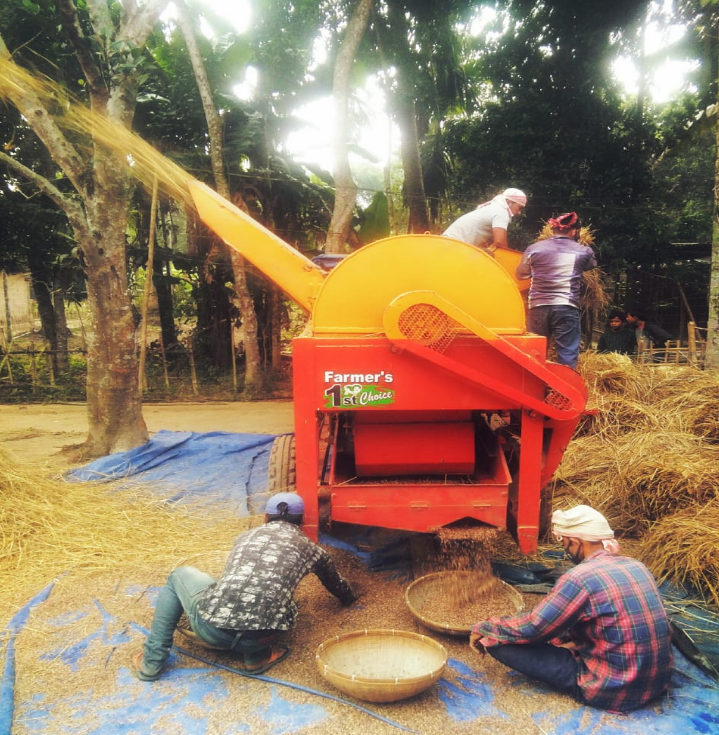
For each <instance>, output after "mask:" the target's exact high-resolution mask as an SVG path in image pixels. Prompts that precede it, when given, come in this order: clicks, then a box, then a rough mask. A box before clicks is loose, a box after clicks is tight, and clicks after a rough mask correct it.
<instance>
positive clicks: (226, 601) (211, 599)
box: [132, 493, 357, 681]
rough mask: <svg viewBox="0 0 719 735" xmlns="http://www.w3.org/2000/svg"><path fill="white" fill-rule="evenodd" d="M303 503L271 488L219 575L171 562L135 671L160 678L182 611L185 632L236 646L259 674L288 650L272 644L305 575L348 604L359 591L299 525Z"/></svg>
mask: <svg viewBox="0 0 719 735" xmlns="http://www.w3.org/2000/svg"><path fill="white" fill-rule="evenodd" d="M304 510H305V505H304V502H303V500H302V498H301V497H300V496H299V495H297V494H296V493H278V494H277V495H273V496H272V497H271V498H270V499H269V500H268V501H267V506H266V508H265V523H264V525H262V526H259V527H258V528H253V529H251V530H250V531H245V532H244V533H242V534H240V535H239V536H238V537H237V539H236V540H235V545H234V547H233V549H232V551H231V552H230V555H229V556H228V558H227V561H226V563H225V569H224V571H223V572H222V575H221V576H220V578H219V579H218V580H215V579H213V578H212V577H211V576H210V575H209V574H206V573H205V572H201V571H200V570H199V569H195V567H189V566H185V567H179V568H177V569H175V571H173V572H172V573H171V574H170V576H169V577H168V579H167V583H166V584H165V586H164V587H163V588H162V590H161V591H160V594H159V596H158V598H157V605H156V606H155V616H154V618H153V620H152V626H151V628H150V635H149V636H148V638H147V642H146V643H145V648H144V651H139V652H138V653H137V654H136V655H135V657H134V658H133V661H132V667H133V670H134V673H135V676H137V678H138V679H140V680H142V681H154V680H155V679H158V678H159V677H160V674H161V672H162V669H163V668H164V666H165V662H166V661H167V659H168V657H169V655H170V648H172V639H173V634H174V632H175V629H176V628H177V627H178V625H177V624H178V622H179V621H180V618H181V616H182V613H183V612H184V613H185V614H186V615H187V619H188V621H189V623H190V628H191V630H190V631H187V630H185V631H183V632H184V633H185V634H186V635H190V636H191V637H192V638H195V639H196V640H197V642H198V643H200V645H204V646H206V647H209V648H216V649H219V650H224V651H235V652H236V653H238V654H240V655H241V656H242V657H243V659H244V664H245V667H244V671H246V672H247V673H249V674H261V673H263V672H264V671H267V670H268V669H269V668H270V667H272V666H274V665H275V664H277V663H279V662H280V661H282V660H283V659H284V658H285V657H286V656H287V654H288V653H289V648H287V647H285V646H279V645H276V643H277V639H278V638H279V636H280V635H281V634H282V633H284V632H285V631H287V630H289V629H290V628H291V627H292V625H293V624H294V622H295V619H296V617H297V606H296V604H295V602H294V600H293V599H292V595H293V593H294V591H295V588H296V587H297V585H298V584H299V583H300V580H302V579H303V578H304V577H305V576H307V575H308V574H315V575H316V576H317V577H318V579H319V580H320V582H322V584H323V585H324V586H325V588H326V589H327V590H328V591H329V592H330V593H332V594H333V595H334V596H335V597H336V598H337V599H338V600H339V601H340V603H341V604H342V605H351V604H352V603H353V602H354V601H355V600H356V599H357V598H356V596H355V594H354V592H353V591H352V588H351V587H350V586H349V584H348V583H347V581H346V580H345V579H344V578H343V577H341V576H340V574H339V572H338V571H337V569H336V568H335V564H334V562H333V561H332V558H331V557H330V555H329V554H328V553H327V552H326V551H325V550H324V549H323V548H322V547H321V546H318V545H317V544H316V543H314V542H313V541H311V540H310V539H309V538H308V537H307V536H305V534H304V533H303V532H302V530H301V529H300V524H301V523H302V519H303V517H304Z"/></svg>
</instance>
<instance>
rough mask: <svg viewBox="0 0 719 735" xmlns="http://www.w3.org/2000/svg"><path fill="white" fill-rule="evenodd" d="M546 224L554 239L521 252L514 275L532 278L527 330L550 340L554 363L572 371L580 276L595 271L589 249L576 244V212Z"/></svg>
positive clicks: (576, 348)
mask: <svg viewBox="0 0 719 735" xmlns="http://www.w3.org/2000/svg"><path fill="white" fill-rule="evenodd" d="M549 224H550V226H551V228H552V233H553V235H554V236H553V237H550V238H548V239H547V240H540V241H539V242H535V243H534V244H533V245H530V246H529V247H528V248H527V249H526V250H525V251H524V255H523V256H522V260H521V261H520V263H519V265H518V266H517V271H516V275H517V278H519V279H521V280H526V279H528V278H531V279H532V285H531V286H530V288H529V313H528V315H527V328H528V329H529V331H530V332H534V334H541V335H542V336H544V337H546V338H547V339H549V338H550V337H554V347H555V349H556V351H557V362H559V364H560V365H569V367H571V368H576V367H577V360H578V359H579V342H580V340H581V336H582V330H581V325H580V322H579V289H580V286H581V279H582V273H583V272H584V271H588V270H591V269H592V268H596V267H597V261H596V259H595V257H594V252H593V251H592V249H591V248H590V247H587V246H586V245H581V244H580V243H578V242H577V239H578V238H579V233H580V231H581V228H582V224H581V222H580V221H579V217H578V216H577V214H576V212H567V213H566V214H560V215H559V216H558V217H555V218H554V219H550V220H549Z"/></svg>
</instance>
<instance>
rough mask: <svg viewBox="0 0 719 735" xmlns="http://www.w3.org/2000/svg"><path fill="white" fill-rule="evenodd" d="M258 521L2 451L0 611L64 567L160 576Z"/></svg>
mask: <svg viewBox="0 0 719 735" xmlns="http://www.w3.org/2000/svg"><path fill="white" fill-rule="evenodd" d="M256 522H257V520H256V519H246V518H244V519H242V518H232V517H228V514H227V513H226V512H220V511H218V512H216V513H215V514H214V515H213V513H212V512H208V510H207V509H205V508H203V510H202V516H200V515H199V514H198V515H197V516H194V515H192V514H191V513H190V512H189V510H188V507H187V506H181V507H179V506H176V505H172V504H170V503H168V502H166V501H165V500H163V499H161V498H158V497H157V496H156V495H154V494H152V493H151V492H149V491H148V490H144V491H143V490H142V489H137V490H123V491H111V490H108V486H107V485H96V484H94V483H67V482H63V481H60V480H52V479H48V478H46V477H45V475H44V472H43V471H41V470H36V469H33V468H32V467H28V466H26V465H21V464H20V463H19V462H17V461H16V460H15V459H14V458H13V457H12V456H11V455H10V454H8V453H7V452H5V451H3V450H0V528H1V529H2V538H1V539H0V611H1V612H0V615H1V616H5V620H6V619H9V618H10V617H11V616H12V615H13V614H14V613H15V612H16V610H17V609H18V608H19V607H21V606H22V605H23V604H24V603H25V602H26V601H27V600H28V599H29V598H30V597H31V596H32V595H33V594H35V593H36V592H38V591H39V590H40V589H42V588H43V587H45V586H46V585H47V584H48V583H49V582H51V581H52V580H53V579H55V578H56V577H58V576H59V575H62V574H65V573H69V574H70V575H72V576H86V575H90V574H93V573H96V572H102V571H107V570H118V569H121V568H128V567H131V568H133V569H135V570H138V571H141V570H153V571H155V572H157V573H158V574H159V575H161V577H164V575H166V574H167V573H168V572H169V571H171V570H172V569H173V568H174V567H175V566H177V565H178V564H180V563H183V561H184V560H185V559H186V558H187V557H189V556H191V555H193V554H194V555H198V554H202V553H205V552H207V551H208V550H210V549H213V548H219V549H224V550H225V553H226V552H227V551H229V549H230V548H231V545H232V541H233V540H234V537H235V536H236V535H237V533H239V532H240V531H241V530H244V529H245V528H247V527H248V526H249V525H253V524H255V523H256Z"/></svg>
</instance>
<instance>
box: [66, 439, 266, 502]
mask: <svg viewBox="0 0 719 735" xmlns="http://www.w3.org/2000/svg"><path fill="white" fill-rule="evenodd" d="M275 438H276V437H275V435H274V434H236V433H232V432H226V431H213V432H207V433H203V434H198V433H194V432H191V431H165V430H162V431H158V432H157V434H155V435H154V436H153V437H152V439H150V441H149V442H147V443H146V444H143V445H142V446H140V447H136V448H135V449H131V450H130V451H127V452H118V453H117V454H111V455H109V456H107V457H101V458H100V459H98V460H96V461H94V462H92V463H91V464H89V465H87V466H85V467H80V468H78V469H75V470H71V471H70V472H68V473H67V474H66V478H67V479H68V480H70V481H74V482H86V481H88V480H91V481H95V482H116V483H117V485H118V486H121V487H122V486H128V485H138V484H141V485H144V486H147V487H149V488H152V489H155V490H157V491H158V492H159V493H162V494H163V495H168V496H169V499H170V500H172V501H175V502H184V501H187V500H192V501H193V502H195V503H197V502H198V501H200V502H201V503H202V502H208V503H217V502H223V503H226V504H230V505H231V506H233V507H234V508H235V513H236V515H238V516H246V515H254V514H256V513H262V512H263V511H264V504H265V502H266V500H267V471H268V466H269V456H270V450H271V448H272V442H273V441H274V440H275ZM118 481H121V482H118Z"/></svg>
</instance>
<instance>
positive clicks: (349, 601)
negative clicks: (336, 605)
mask: <svg viewBox="0 0 719 735" xmlns="http://www.w3.org/2000/svg"><path fill="white" fill-rule="evenodd" d="M359 598H360V596H359V595H358V594H357V593H356V592H351V593H350V594H349V595H347V596H346V597H343V598H342V599H341V600H340V604H341V605H342V607H350V605H354V604H355V602H357V600H359Z"/></svg>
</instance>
